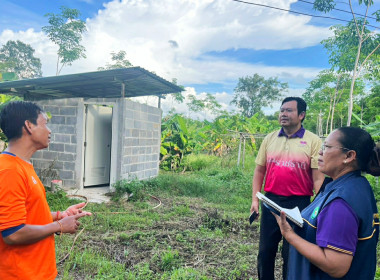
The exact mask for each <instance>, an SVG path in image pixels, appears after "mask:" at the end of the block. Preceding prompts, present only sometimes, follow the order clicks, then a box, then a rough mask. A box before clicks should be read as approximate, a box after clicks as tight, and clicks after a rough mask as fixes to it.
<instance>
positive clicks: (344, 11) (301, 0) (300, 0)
mask: <svg viewBox="0 0 380 280" xmlns="http://www.w3.org/2000/svg"><path fill="white" fill-rule="evenodd" d="M298 2H303V3H307V4H311V5H314V3H313V2H310V1H306V0H298ZM344 4H346V3H344ZM332 9H333V10H336V11H339V12H343V13H347V14H352V12H351V11H347V10H342V9H338V8H332ZM354 15H357V16H361V17H367V18H370V19H375V20H377V18H375V17H371V16H368V15H367V16H366V15H363V14H358V13H354Z"/></svg>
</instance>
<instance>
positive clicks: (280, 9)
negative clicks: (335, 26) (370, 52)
mask: <svg viewBox="0 0 380 280" xmlns="http://www.w3.org/2000/svg"><path fill="white" fill-rule="evenodd" d="M232 1H234V2H240V3H243V4H249V5H254V6H259V7H264V8H270V9H274V10H279V11H283V12H289V13H293V14H298V15H304V16H309V17H316V18H326V19H332V20H337V21H343V22H351V21H350V20H346V19H341V18H335V17H329V16H320V15H312V14H307V13H301V12H297V11H293V10H288V9H283V8H279V7H273V6H269V5H264V4H258V3H253V2H246V1H242V0H232ZM365 25H366V26H369V27H372V28H375V29H380V28H379V27H377V26H373V25H370V24H365Z"/></svg>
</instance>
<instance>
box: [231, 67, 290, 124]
mask: <svg viewBox="0 0 380 280" xmlns="http://www.w3.org/2000/svg"><path fill="white" fill-rule="evenodd" d="M287 89H288V84H287V83H282V82H280V81H279V80H278V79H277V78H273V77H270V78H268V79H265V78H264V77H262V76H260V75H259V74H254V75H253V76H247V77H242V78H239V82H238V84H237V86H236V88H235V93H234V97H233V99H232V101H231V103H232V104H235V105H236V106H237V107H238V108H239V109H241V113H242V114H243V116H245V117H247V118H250V117H252V116H253V115H255V114H256V113H262V108H263V107H265V106H271V104H272V103H273V102H274V101H279V100H281V98H282V96H283V93H284V92H285V91H286V90H287Z"/></svg>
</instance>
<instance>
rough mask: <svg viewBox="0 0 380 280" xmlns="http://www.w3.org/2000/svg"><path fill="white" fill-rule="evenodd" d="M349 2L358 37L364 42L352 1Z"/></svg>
mask: <svg viewBox="0 0 380 280" xmlns="http://www.w3.org/2000/svg"><path fill="white" fill-rule="evenodd" d="M348 2H349V4H350V10H351V14H352V17H353V19H354V22H355V27H356V32H358V36H359V38H360V40H362V36H361V33H360V31H359V26H358V22H357V21H356V17H355V13H354V10H353V9H352V3H351V0H349V1H348ZM367 8H368V7H367Z"/></svg>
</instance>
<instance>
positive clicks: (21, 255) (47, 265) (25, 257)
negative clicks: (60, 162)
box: [0, 154, 57, 280]
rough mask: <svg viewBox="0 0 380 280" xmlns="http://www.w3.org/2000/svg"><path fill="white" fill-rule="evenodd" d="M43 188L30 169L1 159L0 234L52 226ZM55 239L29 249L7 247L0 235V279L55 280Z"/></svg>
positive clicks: (3, 156) (10, 159)
mask: <svg viewBox="0 0 380 280" xmlns="http://www.w3.org/2000/svg"><path fill="white" fill-rule="evenodd" d="M52 222H53V219H52V216H51V212H50V208H49V205H48V204H47V201H46V193H45V189H44V186H43V185H42V183H41V181H40V180H39V178H38V177H37V174H36V172H35V171H34V168H33V165H31V164H30V163H27V162H25V161H24V160H22V159H20V158H19V157H17V156H12V155H8V154H1V155H0V231H3V230H6V229H9V228H12V227H15V226H19V225H21V224H28V225H46V224H49V223H52ZM56 276H57V268H56V263H55V245H54V235H53V234H52V235H51V236H49V237H47V238H45V239H43V240H40V241H38V242H36V243H33V244H29V245H7V244H6V243H4V240H3V238H2V236H1V234H0V279H1V280H15V279H19V280H21V279H22V280H29V279H33V280H34V279H44V280H45V279H46V280H49V279H55V277H56Z"/></svg>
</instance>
